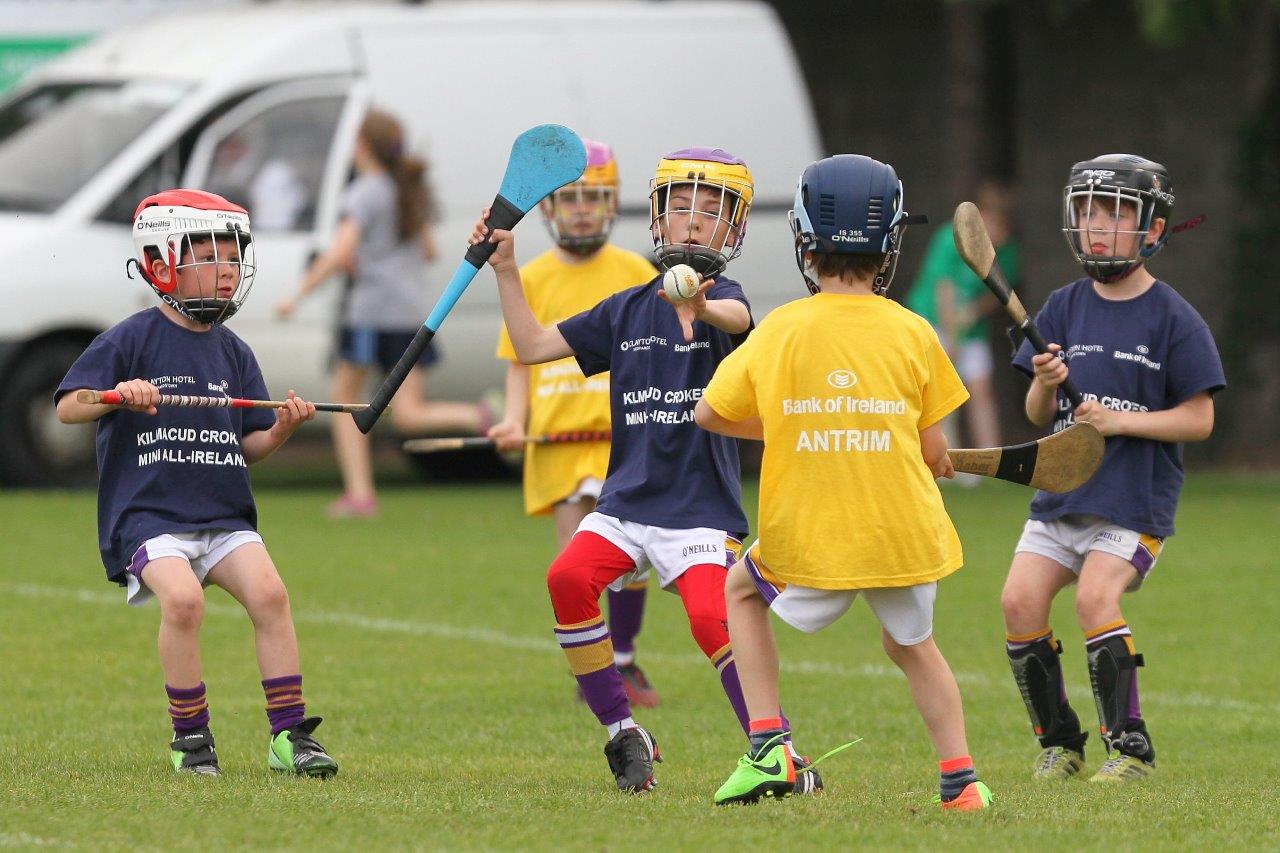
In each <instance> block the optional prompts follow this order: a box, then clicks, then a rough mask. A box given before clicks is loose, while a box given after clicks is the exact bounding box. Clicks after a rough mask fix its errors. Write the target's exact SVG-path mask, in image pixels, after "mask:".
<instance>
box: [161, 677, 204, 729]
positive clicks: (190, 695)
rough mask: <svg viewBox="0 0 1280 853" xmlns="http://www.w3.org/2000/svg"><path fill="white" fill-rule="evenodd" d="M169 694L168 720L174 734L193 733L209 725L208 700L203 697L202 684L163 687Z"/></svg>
mask: <svg viewBox="0 0 1280 853" xmlns="http://www.w3.org/2000/svg"><path fill="white" fill-rule="evenodd" d="M164 692H165V693H168V694H169V718H170V719H171V720H172V721H173V731H174V733H175V734H183V733H184V732H190V731H195V730H196V729H202V728H204V727H205V726H207V725H209V700H208V698H207V697H206V696H205V690H204V682H203V681H202V682H200V683H199V684H197V685H196V686H195V687H170V686H169V685H167V684H166V685H165V686H164Z"/></svg>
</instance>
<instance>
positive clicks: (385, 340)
mask: <svg viewBox="0 0 1280 853" xmlns="http://www.w3.org/2000/svg"><path fill="white" fill-rule="evenodd" d="M416 334H417V331H416V330H415V331H412V332H386V331H382V330H380V329H366V328H362V327H359V326H343V327H342V334H341V336H340V338H339V340H338V358H340V359H342V360H343V361H347V362H350V363H351V364H358V365H360V366H361V367H372V366H373V365H375V364H376V365H378V366H379V367H381V368H382V369H383V370H390V369H391V368H393V367H395V364H396V362H397V361H399V360H400V356H402V355H404V351H405V350H406V349H408V348H409V344H410V343H411V342H412V341H413V336H414V335H416ZM439 360H440V353H439V352H437V351H436V345H435V341H431V342H429V343H428V344H427V348H426V349H424V350H423V351H422V355H420V356H418V365H419V366H421V367H430V366H431V365H433V364H435V363H436V362H437V361H439Z"/></svg>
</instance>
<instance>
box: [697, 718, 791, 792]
mask: <svg viewBox="0 0 1280 853" xmlns="http://www.w3.org/2000/svg"><path fill="white" fill-rule="evenodd" d="M782 737H783V736H782V735H778V736H777V737H775V738H774V739H773V740H771V741H769V742H768V743H766V744H765V745H764V746H763V747H761V748H760V749H759V751H758V752H757V753H756V755H755V757H754V758H753V757H752V755H751V753H749V752H748V753H747V754H746V755H744V756H742V757H741V758H739V759H738V766H737V767H736V768H734V771H733V774H732V775H731V776H729V778H728V779H727V780H725V783H724V784H723V785H721V786H720V790H718V791H716V805H717V806H727V805H729V804H730V803H754V802H758V801H759V800H760V798H761V797H775V798H778V799H781V798H782V797H789V796H791V794H792V792H793V791H795V788H796V768H795V765H794V764H793V763H792V761H791V753H790V752H789V751H788V750H787V745H786V744H785V743H783V741H782Z"/></svg>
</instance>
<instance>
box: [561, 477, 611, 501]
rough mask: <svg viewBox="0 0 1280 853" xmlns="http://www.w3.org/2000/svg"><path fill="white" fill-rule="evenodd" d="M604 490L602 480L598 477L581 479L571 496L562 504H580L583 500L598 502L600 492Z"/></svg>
mask: <svg viewBox="0 0 1280 853" xmlns="http://www.w3.org/2000/svg"><path fill="white" fill-rule="evenodd" d="M603 489H604V480H601V479H600V478H599V477H583V478H582V482H581V483H578V488H576V489H574V490H573V494H571V495H569V496H568V497H567V498H565V499H564V500H562V501H560V503H562V504H576V503H582V502H583V501H585V500H592V501H598V500H600V492H601V490H603Z"/></svg>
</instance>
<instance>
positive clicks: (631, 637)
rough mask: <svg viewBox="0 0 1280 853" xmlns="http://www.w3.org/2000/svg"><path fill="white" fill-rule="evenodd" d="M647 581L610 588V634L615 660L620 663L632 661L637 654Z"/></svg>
mask: <svg viewBox="0 0 1280 853" xmlns="http://www.w3.org/2000/svg"><path fill="white" fill-rule="evenodd" d="M648 592H649V585H648V584H647V583H643V582H641V583H633V584H628V585H627V586H625V587H623V588H622V589H620V590H613V589H611V590H609V594H608V598H609V634H610V635H612V637H613V660H614V663H617V664H619V665H622V664H628V663H631V662H632V661H633V660H635V656H636V637H637V636H638V635H639V634H640V625H641V623H642V622H643V621H644V602H645V597H646V595H648Z"/></svg>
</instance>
